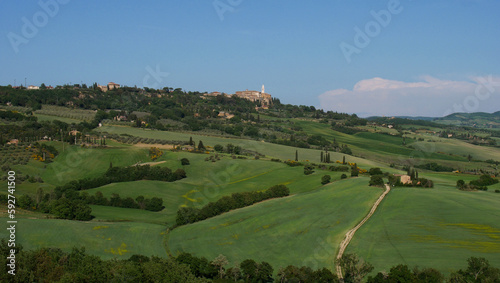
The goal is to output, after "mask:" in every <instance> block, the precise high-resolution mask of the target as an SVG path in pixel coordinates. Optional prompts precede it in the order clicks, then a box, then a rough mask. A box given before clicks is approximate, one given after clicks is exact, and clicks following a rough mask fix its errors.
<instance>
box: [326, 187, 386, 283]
mask: <svg viewBox="0 0 500 283" xmlns="http://www.w3.org/2000/svg"><path fill="white" fill-rule="evenodd" d="M385 188H386V189H385V192H384V193H383V194H381V195H380V197H379V198H378V199H377V201H376V202H375V203H374V204H373V206H372V209H371V210H370V212H369V213H368V214H367V215H366V216H365V218H363V220H361V222H359V223H358V225H356V226H355V227H354V228H352V229H351V230H349V231H347V233H346V234H345V236H344V240H343V241H342V242H341V243H340V248H339V253H338V254H337V262H338V260H339V259H340V258H341V257H342V256H343V255H344V251H345V249H346V248H347V246H348V245H349V243H350V242H351V240H352V237H353V236H354V233H356V231H358V229H359V228H360V227H361V226H363V224H365V222H366V221H368V219H370V217H371V216H372V215H373V213H375V210H377V207H378V206H379V204H380V203H381V202H382V200H383V199H384V197H385V196H386V195H387V194H388V193H389V191H390V190H391V187H390V186H389V185H387V184H386V185H385ZM335 268H336V270H337V276H338V277H339V279H343V277H342V268H341V267H340V265H338V264H336V265H335Z"/></svg>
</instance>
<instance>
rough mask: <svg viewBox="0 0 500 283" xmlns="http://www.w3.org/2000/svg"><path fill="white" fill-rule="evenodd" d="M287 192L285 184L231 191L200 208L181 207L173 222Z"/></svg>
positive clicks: (202, 217)
mask: <svg viewBox="0 0 500 283" xmlns="http://www.w3.org/2000/svg"><path fill="white" fill-rule="evenodd" d="M289 194H290V189H288V188H287V187H286V186H285V185H276V186H272V187H270V188H269V189H267V190H265V191H253V192H243V193H233V194H232V195H231V196H224V197H222V198H221V199H219V200H218V201H216V202H209V203H208V204H207V205H205V206H203V207H202V208H195V207H181V208H180V209H179V210H178V211H177V217H176V219H175V224H176V227H177V226H182V225H185V224H189V223H194V222H198V221H202V220H205V219H208V218H211V217H214V216H217V215H220V214H222V213H224V212H228V211H230V210H233V209H237V208H242V207H246V206H250V205H252V204H254V203H257V202H261V201H263V200H267V199H272V198H279V197H285V196H288V195H289Z"/></svg>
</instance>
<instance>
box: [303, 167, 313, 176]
mask: <svg viewBox="0 0 500 283" xmlns="http://www.w3.org/2000/svg"><path fill="white" fill-rule="evenodd" d="M312 173H314V166H312V165H306V166H304V174H305V175H311V174H312Z"/></svg>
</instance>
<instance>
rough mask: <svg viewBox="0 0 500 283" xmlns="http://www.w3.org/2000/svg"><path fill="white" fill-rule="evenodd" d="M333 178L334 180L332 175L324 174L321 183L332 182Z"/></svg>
mask: <svg viewBox="0 0 500 283" xmlns="http://www.w3.org/2000/svg"><path fill="white" fill-rule="evenodd" d="M331 180H332V177H331V176H330V175H324V176H323V177H321V184H322V185H326V184H328V183H330V182H331Z"/></svg>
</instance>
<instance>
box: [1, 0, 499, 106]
mask: <svg viewBox="0 0 500 283" xmlns="http://www.w3.org/2000/svg"><path fill="white" fill-rule="evenodd" d="M311 2H312V3H309V2H306V1H295V0H266V1H264V0H254V1H251V0H215V1H212V0H209V1H202V0H191V1H182V0H174V1H154V2H153V1H144V2H139V1H127V0H122V1H93V0H88V1H75V0H59V1H58V0H41V1H7V0H0V33H1V37H0V62H1V64H2V66H3V68H0V84H1V85H7V84H14V80H17V84H21V83H23V84H24V78H27V81H28V84H34V85H40V84H41V83H45V84H51V85H58V84H65V83H80V82H81V81H83V82H84V83H87V84H92V83H93V82H98V83H100V84H105V83H107V82H110V81H113V82H116V83H119V84H122V85H129V86H134V85H137V86H141V87H142V86H156V87H163V86H169V87H174V88H175V87H181V88H183V89H185V90H192V91H195V90H196V91H222V92H226V93H234V92H235V91H237V90H244V89H254V90H259V89H260V86H261V84H265V85H266V92H268V93H270V94H271V95H273V96H275V97H278V98H280V99H281V101H282V102H283V103H292V104H303V105H314V106H316V107H320V108H324V109H326V110H334V111H340V112H348V113H357V114H359V115H362V116H368V115H429V116H443V115H445V114H447V113H448V112H457V111H460V110H463V111H464V112H475V111H486V112H493V111H498V110H500V109H499V107H498V105H500V99H499V94H500V91H499V90H500V70H499V63H500V56H499V54H498V50H499V49H498V47H499V46H500V17H499V16H498V12H499V11H500V1H495V0H453V1H452V0H449V1H440V0H437V1H423V0H421V1H417V0H413V1H410V0H400V1H396V0H387V1H386V0H384V1H368V0H366V1H332V0H319V1H314V2H313V1H311ZM43 3H45V4H43ZM44 6H46V7H48V9H44ZM376 14H378V15H381V16H380V18H379V19H378V20H377V16H374V15H376ZM387 15H389V17H390V19H389V18H388V17H387ZM30 26H31V27H34V28H35V29H30ZM359 30H361V33H363V34H364V35H359V33H358V31H359ZM363 37H364V38H365V39H366V38H368V40H369V42H367V41H362V40H360V38H363ZM356 39H357V41H356ZM341 46H351V47H352V48H354V49H356V52H355V53H352V54H351V55H350V56H346V55H345V54H344V52H343V51H342V49H341ZM351 50H353V49H351ZM155 70H156V71H160V74H159V75H158V74H157V75H156V76H155V75H154V73H155V72H156V71H155ZM167 73H168V75H167ZM155 77H156V78H155ZM485 82H486V83H485ZM497 82H498V83H497Z"/></svg>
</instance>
